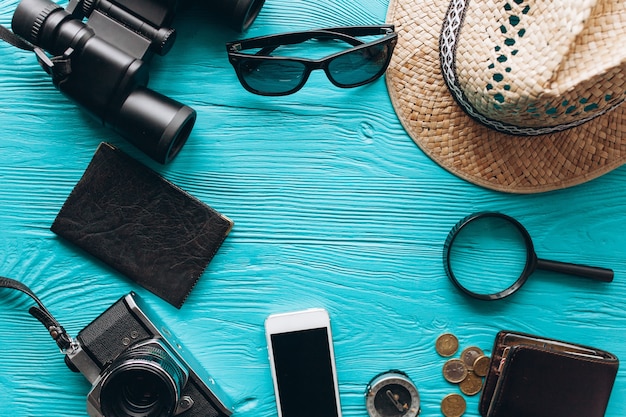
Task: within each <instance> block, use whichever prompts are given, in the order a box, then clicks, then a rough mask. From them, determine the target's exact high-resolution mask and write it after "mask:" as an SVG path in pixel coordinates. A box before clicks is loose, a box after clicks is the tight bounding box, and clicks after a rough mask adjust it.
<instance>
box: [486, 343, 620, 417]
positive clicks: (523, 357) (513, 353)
mask: <svg viewBox="0 0 626 417" xmlns="http://www.w3.org/2000/svg"><path fill="white" fill-rule="evenodd" d="M618 366H619V361H618V359H617V357H615V356H614V355H612V354H611V353H609V352H606V351H603V350H600V349H596V348H592V347H588V346H583V345H579V344H573V343H567V342H561V341H558V340H554V339H547V338H544V337H538V336H532V335H528V334H524V333H517V332H510V331H501V332H499V333H498V335H497V336H496V340H495V342H494V346H493V350H492V355H491V362H490V366H489V373H488V374H487V377H486V379H485V386H484V388H483V392H482V395H481V398H480V403H479V409H480V414H481V415H482V416H483V417H602V416H604V413H605V411H606V407H607V404H608V401H609V397H610V395H611V390H612V389H613V383H614V382H615V376H616V374H617V369H618Z"/></svg>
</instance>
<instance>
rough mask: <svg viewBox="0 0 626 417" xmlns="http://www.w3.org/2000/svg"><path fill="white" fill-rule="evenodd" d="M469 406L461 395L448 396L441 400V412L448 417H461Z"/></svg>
mask: <svg viewBox="0 0 626 417" xmlns="http://www.w3.org/2000/svg"><path fill="white" fill-rule="evenodd" d="M466 408H467V405H466V404H465V399H464V398H463V397H461V396H460V395H459V394H448V395H446V396H445V397H444V399H443V400H441V412H442V413H443V415H444V416H446V417H461V416H462V415H463V413H465V409H466Z"/></svg>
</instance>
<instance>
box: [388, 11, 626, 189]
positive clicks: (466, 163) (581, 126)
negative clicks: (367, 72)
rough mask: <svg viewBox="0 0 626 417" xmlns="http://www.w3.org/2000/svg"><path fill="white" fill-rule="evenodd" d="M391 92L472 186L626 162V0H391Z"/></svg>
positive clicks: (550, 185)
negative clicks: (393, 45) (394, 38)
mask: <svg viewBox="0 0 626 417" xmlns="http://www.w3.org/2000/svg"><path fill="white" fill-rule="evenodd" d="M387 21H388V22H389V23H393V24H395V25H396V30H397V31H398V34H399V39H398V45H397V46H396V50H395V53H394V56H393V58H392V60H391V63H390V65H389V68H388V70H387V86H388V89H389V92H390V95H391V100H392V103H393V105H394V108H395V109H396V112H397V114H398V117H399V118H400V121H401V122H402V124H403V126H404V127H405V129H406V130H407V132H408V133H409V135H410V136H411V138H413V140H414V141H415V143H416V144H417V145H418V146H419V147H420V148H421V149H422V150H423V151H424V152H425V153H426V154H427V155H428V156H430V157H431V158H432V159H433V160H434V161H435V162H437V163H438V164H439V165H441V166H443V167H444V168H445V169H447V170H449V171H450V172H452V173H454V174H455V175H458V176H459V177H461V178H464V179H466V180H468V181H470V182H472V183H475V184H478V185H481V186H484V187H487V188H490V189H494V190H499V191H506V192H512V193H536V192H543V191H549V190H555V189H560V188H564V187H569V186H572V185H575V184H579V183H582V182H585V181H588V180H590V179H592V178H595V177H598V176H600V175H602V174H604V173H606V172H608V171H610V170H612V169H614V168H617V167H618V166H620V165H622V164H623V163H624V162H626V117H624V116H625V114H626V104H622V103H623V102H624V100H625V98H626V5H625V4H624V2H623V1H622V2H621V3H620V0H574V1H571V0H535V1H530V0H501V1H499V0H471V1H470V0H452V1H450V0H391V3H390V5H389V11H388V16H387Z"/></svg>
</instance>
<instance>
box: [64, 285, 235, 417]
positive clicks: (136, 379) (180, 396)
mask: <svg viewBox="0 0 626 417" xmlns="http://www.w3.org/2000/svg"><path fill="white" fill-rule="evenodd" d="M155 317H156V316H155V315H154V313H152V312H151V311H150V310H149V308H148V307H147V306H146V305H144V304H143V302H142V300H141V298H140V297H139V296H137V295H136V294H135V293H132V292H131V293H129V294H128V295H126V296H125V297H122V298H121V299H119V300H118V301H117V302H115V303H114V304H113V305H111V306H110V307H109V308H108V309H107V310H106V311H104V312H103V313H102V314H101V315H100V316H98V317H97V318H96V319H95V320H93V321H92V322H91V323H90V324H89V325H87V326H86V327H85V328H84V329H83V330H81V331H80V332H79V333H78V335H77V337H76V339H75V341H74V343H73V345H72V347H71V348H70V349H68V350H67V351H66V356H65V362H66V363H67V365H68V367H69V368H70V369H72V370H73V371H76V372H80V373H82V374H83V375H84V376H85V378H86V379H87V380H88V381H89V382H90V383H91V384H92V389H91V391H90V392H89V395H88V397H87V411H88V413H89V415H90V416H91V417H122V416H124V417H166V416H180V417H228V416H230V415H231V414H232V408H231V407H230V406H228V405H226V403H224V402H223V400H222V399H223V398H226V396H225V395H224V393H223V392H221V391H220V390H219V387H218V385H217V384H216V382H215V380H214V379H213V378H211V377H210V375H208V374H207V373H206V372H204V371H203V368H202V367H201V366H200V365H199V364H198V363H196V361H195V360H194V358H193V357H192V356H191V355H190V354H189V353H188V352H186V351H185V349H184V347H183V346H182V345H181V343H180V342H178V341H177V340H176V339H175V337H174V335H173V334H172V333H171V332H170V331H169V330H168V329H167V328H166V327H165V326H164V325H163V324H162V323H159V322H158V321H157V320H156V319H155Z"/></svg>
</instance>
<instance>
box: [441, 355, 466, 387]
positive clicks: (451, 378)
mask: <svg viewBox="0 0 626 417" xmlns="http://www.w3.org/2000/svg"><path fill="white" fill-rule="evenodd" d="M466 376H467V366H465V364H464V363H463V361H462V360H460V359H449V360H448V361H447V362H446V363H445V364H444V365H443V377H444V378H445V379H446V381H448V382H451V383H453V384H458V383H459V382H461V381H463V380H464V379H465V377H466Z"/></svg>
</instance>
